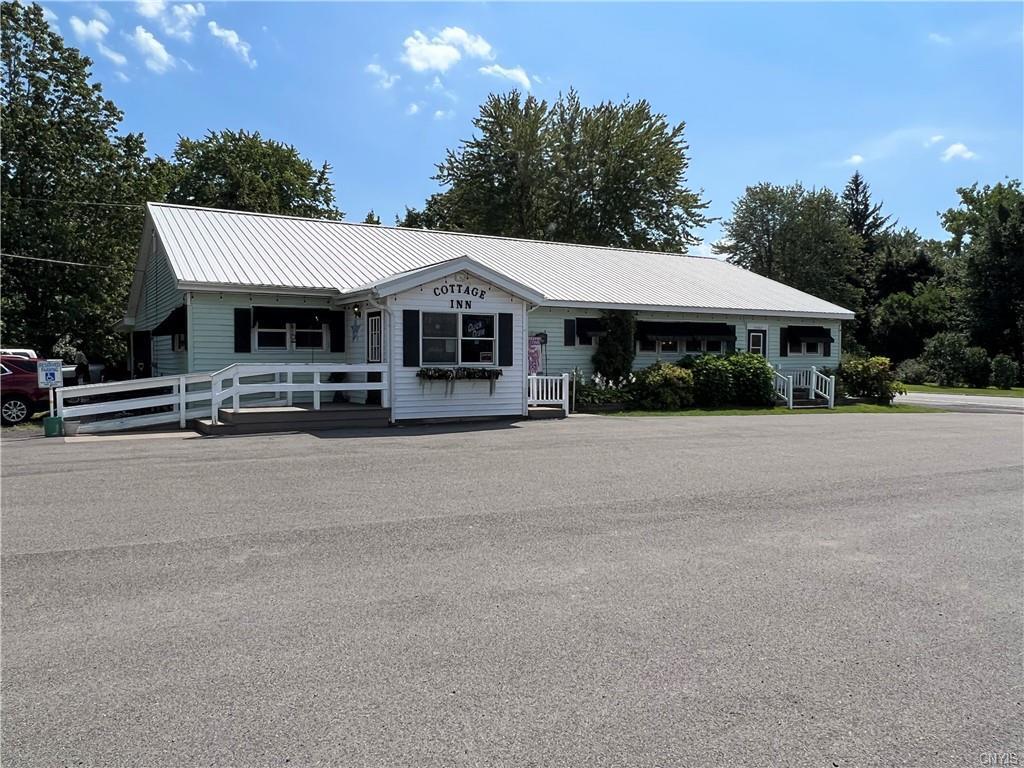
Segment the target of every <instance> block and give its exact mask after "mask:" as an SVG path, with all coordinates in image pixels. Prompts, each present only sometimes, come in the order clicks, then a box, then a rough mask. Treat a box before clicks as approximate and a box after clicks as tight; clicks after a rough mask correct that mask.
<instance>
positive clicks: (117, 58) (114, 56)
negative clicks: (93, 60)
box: [97, 43, 128, 67]
mask: <svg viewBox="0 0 1024 768" xmlns="http://www.w3.org/2000/svg"><path fill="white" fill-rule="evenodd" d="M97 47H98V48H99V52H100V53H102V54H103V55H104V56H106V57H107V58H108V59H110V60H111V61H112V62H114V63H115V64H117V66H119V67H123V66H124V65H125V64H127V63H128V57H127V56H125V55H124V54H123V53H118V52H117V51H115V50H114V49H112V48H108V47H107V46H105V45H104V44H103V43H98V44H97Z"/></svg>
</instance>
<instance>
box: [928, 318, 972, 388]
mask: <svg viewBox="0 0 1024 768" xmlns="http://www.w3.org/2000/svg"><path fill="white" fill-rule="evenodd" d="M966 355H967V337H966V336H964V335H963V334H962V333H953V332H951V331H946V332H944V333H937V334H935V335H934V336H932V337H931V338H930V339H928V341H926V342H925V343H924V354H923V355H922V357H923V358H924V361H925V362H926V363H927V364H928V368H929V369H930V370H931V372H932V373H933V374H935V381H936V383H938V385H939V386H940V387H955V386H957V385H958V384H960V383H961V382H962V381H963V380H964V357H965V356H966Z"/></svg>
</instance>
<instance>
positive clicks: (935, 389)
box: [903, 384, 1024, 397]
mask: <svg viewBox="0 0 1024 768" xmlns="http://www.w3.org/2000/svg"><path fill="white" fill-rule="evenodd" d="M903 386H905V387H906V388H907V392H930V393H931V394H933V395H988V396H991V397H1024V387H1014V388H1013V389H996V388H995V387H985V388H984V389H981V388H979V387H940V386H939V385H938V384H904V385H903Z"/></svg>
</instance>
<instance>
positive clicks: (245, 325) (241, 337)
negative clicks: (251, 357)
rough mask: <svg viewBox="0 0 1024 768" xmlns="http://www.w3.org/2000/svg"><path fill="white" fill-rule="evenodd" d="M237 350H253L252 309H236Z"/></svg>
mask: <svg viewBox="0 0 1024 768" xmlns="http://www.w3.org/2000/svg"><path fill="white" fill-rule="evenodd" d="M235 352H252V309H249V308H245V309H243V308H241V307H238V308H236V309H235Z"/></svg>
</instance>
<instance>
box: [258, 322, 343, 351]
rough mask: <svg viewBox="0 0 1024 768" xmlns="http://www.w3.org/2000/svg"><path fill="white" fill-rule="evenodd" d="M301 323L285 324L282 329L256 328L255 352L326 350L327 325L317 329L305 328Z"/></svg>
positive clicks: (305, 324)
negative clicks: (298, 324) (299, 324)
mask: <svg viewBox="0 0 1024 768" xmlns="http://www.w3.org/2000/svg"><path fill="white" fill-rule="evenodd" d="M307 325H308V324H307V323H303V324H302V325H301V326H297V325H296V324H295V323H285V324H284V327H283V328H262V327H260V326H259V325H257V326H256V328H255V330H254V332H253V335H254V336H255V341H256V351H257V352H295V351H299V350H302V351H309V350H318V351H325V350H326V349H327V342H328V331H327V324H326V323H324V324H322V325H320V326H319V327H315V328H312V327H306V326H307Z"/></svg>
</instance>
